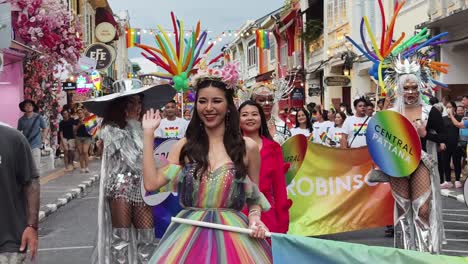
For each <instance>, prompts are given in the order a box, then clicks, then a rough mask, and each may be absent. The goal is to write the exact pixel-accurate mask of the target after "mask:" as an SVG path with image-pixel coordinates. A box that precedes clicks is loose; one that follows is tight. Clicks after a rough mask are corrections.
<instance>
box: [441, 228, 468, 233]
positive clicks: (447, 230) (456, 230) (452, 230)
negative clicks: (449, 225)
mask: <svg viewBox="0 0 468 264" xmlns="http://www.w3.org/2000/svg"><path fill="white" fill-rule="evenodd" d="M444 230H445V231H446V232H457V233H458V232H461V233H468V230H461V229H444Z"/></svg>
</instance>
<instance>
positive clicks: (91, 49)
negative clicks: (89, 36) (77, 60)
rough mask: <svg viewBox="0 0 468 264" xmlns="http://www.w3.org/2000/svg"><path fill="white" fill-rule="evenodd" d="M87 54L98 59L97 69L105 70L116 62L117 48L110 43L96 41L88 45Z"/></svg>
mask: <svg viewBox="0 0 468 264" xmlns="http://www.w3.org/2000/svg"><path fill="white" fill-rule="evenodd" d="M85 56H86V57H88V58H91V59H93V60H96V68H95V70H98V71H99V70H105V69H107V68H108V67H109V66H110V65H111V64H112V63H113V62H114V60H115V50H114V48H112V47H111V46H109V45H105V44H102V43H96V44H92V45H90V46H88V48H87V49H86V51H85Z"/></svg>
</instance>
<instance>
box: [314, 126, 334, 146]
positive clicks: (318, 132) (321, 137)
mask: <svg viewBox="0 0 468 264" xmlns="http://www.w3.org/2000/svg"><path fill="white" fill-rule="evenodd" d="M333 126H334V123H333V122H331V121H324V122H322V123H319V122H315V123H314V124H313V125H312V128H313V129H314V131H313V132H312V133H313V135H314V140H313V142H314V143H319V144H323V143H325V142H326V139H327V133H328V131H329V130H330V128H332V127H333Z"/></svg>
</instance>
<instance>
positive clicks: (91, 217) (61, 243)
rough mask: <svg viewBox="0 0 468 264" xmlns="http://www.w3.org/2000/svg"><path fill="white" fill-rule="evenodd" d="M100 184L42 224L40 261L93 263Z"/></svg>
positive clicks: (51, 262)
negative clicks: (92, 255)
mask: <svg viewBox="0 0 468 264" xmlns="http://www.w3.org/2000/svg"><path fill="white" fill-rule="evenodd" d="M98 193H99V190H98V184H95V185H94V186H93V187H92V188H90V189H89V193H87V194H86V195H84V196H82V197H81V198H78V199H75V200H73V201H71V202H70V203H68V204H67V205H66V206H64V207H61V208H59V209H58V210H57V212H55V213H54V214H52V215H50V216H48V217H47V218H46V220H45V221H44V222H42V223H41V224H40V230H39V253H38V255H39V258H38V262H37V263H41V264H42V263H47V264H64V263H67V264H82V263H90V258H91V254H92V251H93V244H94V239H95V236H96V233H97V232H96V231H97V209H98V195H99V194H98Z"/></svg>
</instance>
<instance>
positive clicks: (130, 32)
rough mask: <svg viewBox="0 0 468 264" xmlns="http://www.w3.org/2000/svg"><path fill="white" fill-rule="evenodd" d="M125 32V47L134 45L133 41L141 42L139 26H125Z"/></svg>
mask: <svg viewBox="0 0 468 264" xmlns="http://www.w3.org/2000/svg"><path fill="white" fill-rule="evenodd" d="M125 33H126V38H127V48H131V47H135V43H136V44H140V43H141V38H140V34H141V31H140V29H139V28H127V30H125Z"/></svg>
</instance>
